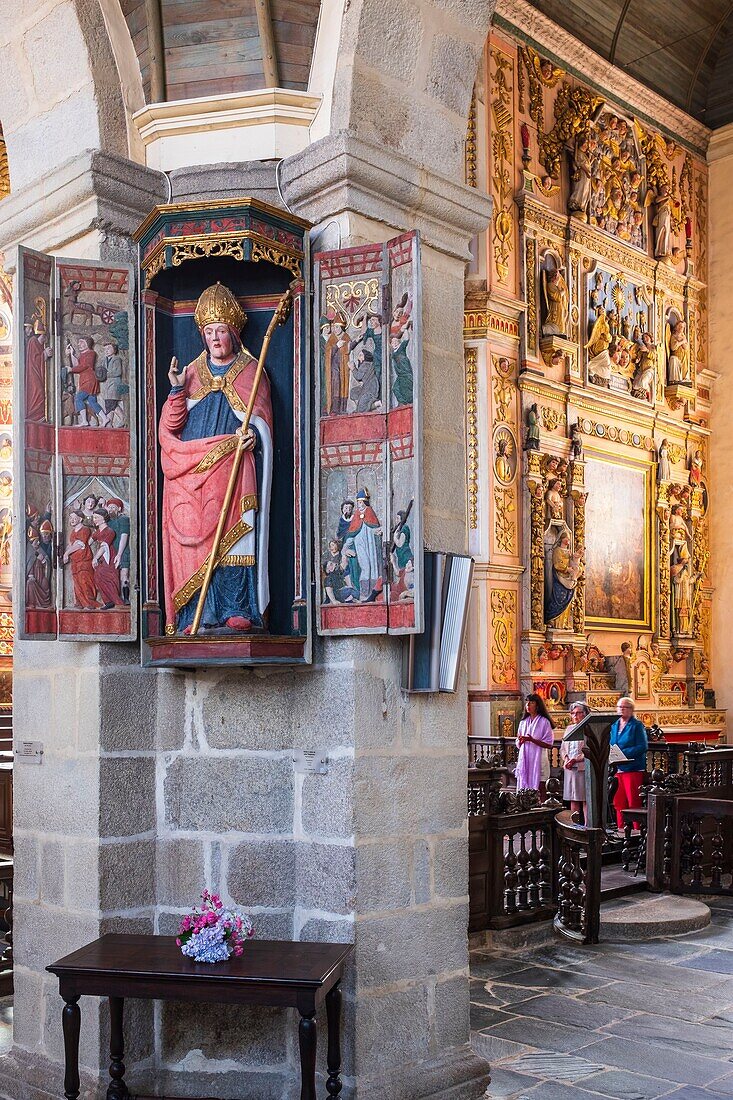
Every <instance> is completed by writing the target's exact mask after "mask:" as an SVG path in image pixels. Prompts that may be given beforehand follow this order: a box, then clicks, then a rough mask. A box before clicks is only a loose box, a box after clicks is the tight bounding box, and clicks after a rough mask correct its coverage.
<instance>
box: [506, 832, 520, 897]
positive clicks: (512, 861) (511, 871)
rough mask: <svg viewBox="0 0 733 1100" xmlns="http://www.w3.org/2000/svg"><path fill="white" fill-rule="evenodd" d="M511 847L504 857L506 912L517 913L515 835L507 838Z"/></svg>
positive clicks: (510, 834)
mask: <svg viewBox="0 0 733 1100" xmlns="http://www.w3.org/2000/svg"><path fill="white" fill-rule="evenodd" d="M507 840H508V843H509V847H508V850H507V853H506V855H505V856H504V912H505V913H516V911H517V875H516V871H515V868H516V866H517V857H516V855H515V854H514V833H509V834H508V836H507Z"/></svg>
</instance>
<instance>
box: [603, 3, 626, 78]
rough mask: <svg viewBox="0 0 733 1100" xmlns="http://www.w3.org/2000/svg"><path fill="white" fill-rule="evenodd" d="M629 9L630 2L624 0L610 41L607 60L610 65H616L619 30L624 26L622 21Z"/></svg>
mask: <svg viewBox="0 0 733 1100" xmlns="http://www.w3.org/2000/svg"><path fill="white" fill-rule="evenodd" d="M630 7H631V0H624V6H623V7H622V9H621V14H620V15H619V17H618V23H617V24H616V30H615V31H614V32H613V38H612V39H611V48H610V50H609V51H608V60H609V61H610V62H611V64H612V65H615V64H616V47H617V46H618V40H619V36H620V34H621V28H622V27H623V25H624V20H625V19H626V16H627V15H628V12H629V8H630Z"/></svg>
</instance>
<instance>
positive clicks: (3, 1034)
mask: <svg viewBox="0 0 733 1100" xmlns="http://www.w3.org/2000/svg"><path fill="white" fill-rule="evenodd" d="M12 1045H13V998H12V997H0V1054H5V1053H6V1052H7V1051H9V1050H10V1048H11V1046H12Z"/></svg>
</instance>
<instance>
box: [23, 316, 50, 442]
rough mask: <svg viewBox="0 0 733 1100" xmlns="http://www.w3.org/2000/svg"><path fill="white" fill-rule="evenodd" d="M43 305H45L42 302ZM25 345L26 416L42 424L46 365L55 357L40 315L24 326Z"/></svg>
mask: <svg viewBox="0 0 733 1100" xmlns="http://www.w3.org/2000/svg"><path fill="white" fill-rule="evenodd" d="M41 305H43V306H44V309H45V303H44V302H43V301H41ZM23 328H24V329H25V334H26V345H25V415H26V419H27V420H33V421H35V422H36V423H41V422H42V421H45V420H46V419H47V413H46V363H47V362H48V360H49V359H50V358H51V356H52V355H53V352H52V350H51V348H50V347H49V346H48V343H47V341H46V326H45V324H44V321H43V318H42V317H41V316H40V315H35V319H34V320H33V321H26V323H25V325H24V326H23Z"/></svg>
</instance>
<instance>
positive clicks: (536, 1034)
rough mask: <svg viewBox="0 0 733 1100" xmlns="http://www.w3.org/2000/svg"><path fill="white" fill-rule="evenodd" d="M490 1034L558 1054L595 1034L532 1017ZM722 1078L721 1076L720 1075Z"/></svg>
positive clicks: (498, 1027) (496, 1028) (500, 1026)
mask: <svg viewBox="0 0 733 1100" xmlns="http://www.w3.org/2000/svg"><path fill="white" fill-rule="evenodd" d="M490 1032H491V1034H492V1035H498V1036H499V1037H500V1038H502V1039H511V1041H512V1042H514V1043H525V1044H526V1045H527V1046H530V1047H537V1049H538V1050H550V1051H556V1052H558V1053H567V1052H568V1051H573V1050H578V1048H579V1047H582V1046H586V1045H587V1044H588V1043H589V1042H591V1041H592V1038H593V1033H589V1032H588V1030H587V1029H586V1028H580V1027H565V1026H564V1025H563V1024H558V1023H556V1022H550V1021H549V1020H538V1019H534V1018H533V1017H530V1016H518V1017H515V1018H514V1019H513V1020H507V1021H506V1022H505V1023H501V1024H495V1025H494V1026H493V1027H492V1028H491V1029H490ZM719 1076H720V1075H719Z"/></svg>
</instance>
